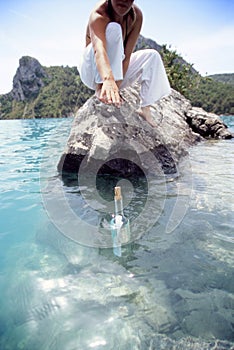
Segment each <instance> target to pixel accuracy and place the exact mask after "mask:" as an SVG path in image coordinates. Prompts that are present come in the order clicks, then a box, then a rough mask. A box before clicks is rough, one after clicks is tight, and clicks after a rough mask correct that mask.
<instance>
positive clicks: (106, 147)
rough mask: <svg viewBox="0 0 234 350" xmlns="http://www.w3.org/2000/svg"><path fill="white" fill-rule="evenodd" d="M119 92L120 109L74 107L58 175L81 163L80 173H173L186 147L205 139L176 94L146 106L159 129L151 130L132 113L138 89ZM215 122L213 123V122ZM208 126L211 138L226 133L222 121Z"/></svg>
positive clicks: (96, 104)
mask: <svg viewBox="0 0 234 350" xmlns="http://www.w3.org/2000/svg"><path fill="white" fill-rule="evenodd" d="M121 93H122V98H123V100H124V102H123V104H122V105H121V107H120V108H117V107H115V106H112V105H105V104H103V103H102V102H100V101H99V100H98V99H97V98H96V97H95V96H93V97H91V98H90V99H89V100H88V101H87V102H86V103H85V104H84V105H83V106H82V107H81V108H80V109H79V111H78V112H77V114H76V116H75V118H74V122H73V125H72V129H71V132H70V136H69V139H68V142H67V146H66V148H65V150H64V153H63V155H62V156H61V159H60V161H59V164H58V169H59V171H63V172H78V171H79V172H80V166H81V165H82V171H83V173H84V174H87V173H98V174H113V175H122V176H131V175H141V174H142V173H145V174H148V173H149V174H150V173H151V174H155V173H158V174H159V173H160V172H162V173H165V174H172V173H176V172H177V169H176V167H177V164H178V162H179V161H180V159H181V158H182V157H184V156H185V155H186V154H187V153H188V148H189V147H190V146H191V145H193V144H195V143H196V142H197V141H200V140H202V139H203V137H204V136H206V134H205V135H204V131H203V124H202V125H201V127H200V129H199V126H198V127H197V128H195V127H193V124H192V121H191V120H193V118H194V119H196V113H199V115H200V114H201V110H200V109H199V111H198V112H196V111H197V109H195V108H193V107H192V106H191V103H190V102H189V101H188V100H187V99H186V98H185V97H184V96H182V95H181V94H180V93H179V92H177V91H175V90H172V93H171V95H170V96H168V97H165V98H163V99H161V100H160V101H159V102H157V103H156V104H154V105H153V106H152V107H151V111H152V115H153V118H154V120H155V122H156V124H157V125H158V126H157V127H155V128H153V127H152V126H151V125H150V124H149V123H148V122H146V121H145V120H144V119H143V118H142V117H140V116H139V115H138V113H137V109H138V107H139V102H140V101H139V86H138V85H137V84H136V85H135V86H134V87H130V88H127V89H125V90H123V91H122V92H121ZM205 115H207V118H208V119H209V123H210V124H211V122H210V119H211V117H210V115H209V114H206V112H205V111H203V116H204V118H205ZM217 118H218V117H217ZM188 121H189V123H188ZM214 124H215V125H217V119H216V118H215V119H214ZM221 124H222V128H223V129H222V131H221ZM210 128H211V130H212V133H211V135H210V136H212V137H225V138H227V136H228V135H229V134H228V131H227V129H226V126H225V125H224V124H223V123H222V122H221V121H220V124H219V127H218V128H217V129H218V130H217V131H215V130H216V129H215V128H216V127H213V126H212V127H210ZM194 131H195V132H194ZM230 135H231V134H230ZM228 137H229V136H228ZM230 137H231V136H230Z"/></svg>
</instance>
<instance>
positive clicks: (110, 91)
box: [89, 12, 120, 105]
mask: <svg viewBox="0 0 234 350" xmlns="http://www.w3.org/2000/svg"><path fill="white" fill-rule="evenodd" d="M108 23H109V19H108V18H107V17H105V16H103V15H102V14H99V13H98V12H93V13H92V14H91V17H90V21H89V30H90V37H91V41H92V46H93V49H94V55H95V61H96V65H97V69H98V72H99V74H100V76H101V78H102V81H103V83H102V86H101V93H100V97H99V98H100V100H101V101H102V102H105V103H106V102H107V103H114V104H116V105H119V104H120V96H119V88H118V86H117V84H116V82H115V79H114V76H113V73H112V70H111V65H110V62H109V59H108V55H107V48H106V35H105V31H106V26H107V24H108Z"/></svg>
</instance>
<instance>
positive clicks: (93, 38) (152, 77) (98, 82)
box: [79, 0, 171, 126]
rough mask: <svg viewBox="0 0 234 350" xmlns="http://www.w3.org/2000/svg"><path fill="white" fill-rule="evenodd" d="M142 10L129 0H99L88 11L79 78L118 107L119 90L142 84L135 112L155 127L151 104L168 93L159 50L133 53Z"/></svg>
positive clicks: (139, 28) (107, 101) (168, 89)
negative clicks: (89, 12) (138, 105)
mask: <svg viewBox="0 0 234 350" xmlns="http://www.w3.org/2000/svg"><path fill="white" fill-rule="evenodd" d="M142 19H143V16H142V12H141V10H140V9H139V7H138V6H137V5H136V4H134V1H132V0H102V1H100V2H99V3H98V4H97V5H96V6H95V8H94V9H93V11H92V12H91V14H90V18H89V22H88V26H87V30H86V48H85V50H84V54H83V57H82V60H81V65H80V68H79V72H80V77H81V80H82V81H83V83H84V84H85V85H87V86H88V87H89V88H91V89H93V90H95V91H96V96H97V97H98V98H99V99H100V100H101V101H102V102H103V103H107V104H114V105H116V106H120V104H121V97H120V94H119V90H120V89H122V88H125V87H127V86H130V85H131V84H133V83H134V82H135V81H139V82H140V84H141V89H140V98H141V107H140V109H139V110H138V113H139V114H140V115H141V116H142V117H143V118H145V119H146V120H147V121H148V122H149V123H150V124H151V125H152V126H156V125H155V123H154V121H153V119H152V116H151V112H150V105H151V104H153V103H155V102H156V101H157V100H159V99H160V98H161V97H163V96H166V95H169V94H170V91H171V90H170V85H169V82H168V79H167V76H166V72H165V69H164V66H163V63H162V60H161V57H160V55H159V53H158V52H157V51H155V50H153V49H145V50H140V51H137V52H133V51H134V48H135V45H136V42H137V39H138V36H139V34H140V31H141V26H142Z"/></svg>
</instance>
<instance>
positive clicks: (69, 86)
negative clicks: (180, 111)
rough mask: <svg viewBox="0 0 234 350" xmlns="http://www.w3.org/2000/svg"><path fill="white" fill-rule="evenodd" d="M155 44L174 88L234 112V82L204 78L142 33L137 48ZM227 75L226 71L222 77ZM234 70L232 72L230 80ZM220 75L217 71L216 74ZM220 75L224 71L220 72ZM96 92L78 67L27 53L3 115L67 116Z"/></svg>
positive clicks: (196, 101)
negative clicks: (55, 63)
mask: <svg viewBox="0 0 234 350" xmlns="http://www.w3.org/2000/svg"><path fill="white" fill-rule="evenodd" d="M144 48H153V49H155V50H157V51H159V52H160V54H161V56H162V59H163V61H164V65H165V68H166V72H167V75H168V78H169V81H170V84H171V86H172V88H174V89H175V90H177V91H179V92H180V93H182V94H183V95H184V96H185V97H187V98H189V99H190V100H191V102H192V104H193V105H194V106H199V107H203V108H204V109H205V110H207V111H208V112H215V113H218V114H234V105H233V100H234V86H233V84H230V83H226V81H225V84H224V83H223V82H222V83H221V82H219V81H215V79H214V78H213V77H214V76H212V77H210V78H203V77H201V75H200V74H199V73H198V72H197V71H196V70H195V69H194V68H193V65H192V64H189V63H187V62H186V61H185V60H184V59H183V58H182V57H181V56H180V55H178V54H177V53H176V52H175V51H173V50H170V49H168V48H167V47H166V45H162V46H161V45H158V44H157V43H156V42H155V41H153V40H151V39H147V38H144V37H143V36H142V35H140V37H139V39H138V42H137V45H136V50H141V49H144ZM226 76H227V75H226V74H223V75H222V79H224V78H225V79H226V78H227V77H226ZM230 76H232V81H233V77H234V74H232V75H230V74H228V81H229V80H230V79H229V78H230ZM215 77H216V78H217V75H215ZM219 79H221V78H220V75H219ZM92 94H93V91H92V90H90V89H88V88H87V87H86V86H85V85H84V84H83V83H82V82H81V80H80V76H79V73H78V70H77V68H76V67H68V66H66V67H64V66H52V67H43V66H42V65H41V64H40V63H39V62H38V60H37V59H35V58H33V57H29V56H24V57H22V58H21V59H20V60H19V67H18V69H17V71H16V74H15V76H14V79H13V88H12V90H11V91H10V92H9V93H8V94H4V95H0V119H20V118H42V117H55V118H60V117H67V116H70V115H74V114H75V113H76V111H77V110H78V108H79V107H81V106H82V105H83V104H84V102H85V101H86V100H87V99H88V98H89V97H90V96H91V95H92Z"/></svg>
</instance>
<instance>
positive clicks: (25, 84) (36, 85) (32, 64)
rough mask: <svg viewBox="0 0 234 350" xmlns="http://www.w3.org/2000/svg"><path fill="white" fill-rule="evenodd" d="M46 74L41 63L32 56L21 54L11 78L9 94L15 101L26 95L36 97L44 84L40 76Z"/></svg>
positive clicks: (21, 99) (23, 98)
mask: <svg viewBox="0 0 234 350" xmlns="http://www.w3.org/2000/svg"><path fill="white" fill-rule="evenodd" d="M46 77H47V74H46V72H45V70H44V69H43V67H42V66H41V64H40V63H39V62H38V60H36V59H35V58H33V57H29V56H23V57H22V58H21V59H20V61H19V67H18V69H17V71H16V74H15V76H14V79H13V89H12V91H11V96H12V97H13V99H15V100H16V101H24V100H25V99H26V98H27V97H36V96H37V95H38V93H39V91H40V89H41V87H43V86H44V83H43V80H42V78H46Z"/></svg>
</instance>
